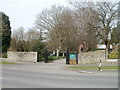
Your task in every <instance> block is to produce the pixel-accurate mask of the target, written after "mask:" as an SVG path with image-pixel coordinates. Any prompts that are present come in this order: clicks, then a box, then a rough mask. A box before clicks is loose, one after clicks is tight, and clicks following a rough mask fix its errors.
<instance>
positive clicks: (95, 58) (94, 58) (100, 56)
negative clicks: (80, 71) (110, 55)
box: [78, 50, 107, 64]
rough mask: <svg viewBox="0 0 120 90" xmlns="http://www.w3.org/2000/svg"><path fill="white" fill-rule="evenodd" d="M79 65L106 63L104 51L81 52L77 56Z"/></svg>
mask: <svg viewBox="0 0 120 90" xmlns="http://www.w3.org/2000/svg"><path fill="white" fill-rule="evenodd" d="M78 60H79V64H87V63H91V64H93V63H99V60H102V62H107V60H106V59H105V50H97V51H93V52H83V53H80V54H79V55H78Z"/></svg>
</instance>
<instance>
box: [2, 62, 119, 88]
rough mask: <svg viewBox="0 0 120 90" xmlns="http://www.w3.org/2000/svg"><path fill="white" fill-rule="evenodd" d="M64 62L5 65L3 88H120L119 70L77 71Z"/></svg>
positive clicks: (3, 68)
mask: <svg viewBox="0 0 120 90" xmlns="http://www.w3.org/2000/svg"><path fill="white" fill-rule="evenodd" d="M65 66H66V65H65V64H63V63H27V62H26V63H21V64H14V65H12V64H11V65H3V67H2V78H3V79H2V88H118V72H117V71H114V70H112V71H103V72H98V71H93V72H92V71H90V72H92V73H89V72H88V71H87V72H83V73H80V72H76V71H71V70H67V69H65V68H64V67H65Z"/></svg>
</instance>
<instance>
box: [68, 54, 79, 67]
mask: <svg viewBox="0 0 120 90" xmlns="http://www.w3.org/2000/svg"><path fill="white" fill-rule="evenodd" d="M69 60H70V62H69V64H72V65H75V64H77V63H76V54H69Z"/></svg>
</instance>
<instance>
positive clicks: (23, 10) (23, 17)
mask: <svg viewBox="0 0 120 90" xmlns="http://www.w3.org/2000/svg"><path fill="white" fill-rule="evenodd" d="M68 1H71V2H80V1H96V0H0V11H2V12H4V13H5V14H6V15H8V16H9V18H10V22H11V28H12V30H15V29H18V28H19V27H21V26H23V27H24V28H25V30H28V29H29V28H32V27H34V26H35V20H36V16H37V15H38V14H39V13H40V12H41V11H42V10H43V9H45V8H50V7H51V6H52V5H55V4H56V5H62V6H63V5H64V6H68V5H69V4H68ZM98 1H103V0H98ZM105 1H109V0H105ZM113 1H114V0H113Z"/></svg>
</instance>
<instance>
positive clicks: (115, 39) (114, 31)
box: [110, 28, 120, 44]
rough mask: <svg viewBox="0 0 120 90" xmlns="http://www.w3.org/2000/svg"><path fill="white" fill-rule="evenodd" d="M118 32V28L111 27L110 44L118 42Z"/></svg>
mask: <svg viewBox="0 0 120 90" xmlns="http://www.w3.org/2000/svg"><path fill="white" fill-rule="evenodd" d="M119 34H120V33H119V30H118V28H113V29H112V33H111V42H110V43H111V44H117V43H119V37H120V35H119Z"/></svg>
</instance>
